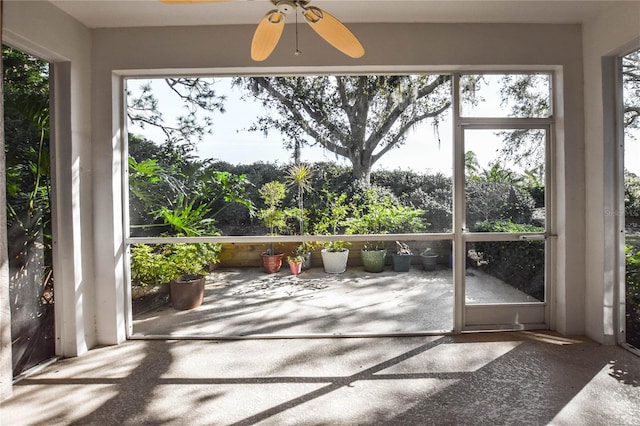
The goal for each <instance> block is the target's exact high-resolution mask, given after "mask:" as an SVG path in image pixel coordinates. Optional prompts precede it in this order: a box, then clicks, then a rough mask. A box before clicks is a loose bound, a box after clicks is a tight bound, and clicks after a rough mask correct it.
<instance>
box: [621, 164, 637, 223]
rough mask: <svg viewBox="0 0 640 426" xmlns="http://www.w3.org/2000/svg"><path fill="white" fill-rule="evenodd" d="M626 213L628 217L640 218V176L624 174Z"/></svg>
mask: <svg viewBox="0 0 640 426" xmlns="http://www.w3.org/2000/svg"><path fill="white" fill-rule="evenodd" d="M624 213H625V216H626V217H628V218H631V217H636V218H640V177H638V176H636V175H635V174H633V173H630V172H625V174H624Z"/></svg>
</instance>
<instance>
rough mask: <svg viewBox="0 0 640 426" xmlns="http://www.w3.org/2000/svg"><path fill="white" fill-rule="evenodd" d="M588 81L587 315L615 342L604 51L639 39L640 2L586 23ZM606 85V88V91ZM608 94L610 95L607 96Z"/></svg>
mask: <svg viewBox="0 0 640 426" xmlns="http://www.w3.org/2000/svg"><path fill="white" fill-rule="evenodd" d="M583 39H584V42H583V44H584V75H585V78H584V85H585V146H586V155H585V170H586V185H587V188H589V190H588V191H587V193H586V229H585V233H586V236H587V240H586V254H585V256H586V260H587V262H586V265H587V270H586V277H587V282H586V294H585V306H586V312H587V315H586V319H585V324H586V325H585V327H586V334H587V336H589V337H591V338H592V339H594V340H596V341H598V342H602V343H608V344H611V343H615V334H616V326H617V320H618V319H617V318H616V309H615V305H616V299H617V298H616V291H615V290H616V285H617V280H619V276H618V274H617V265H618V263H617V261H616V252H617V250H618V247H617V245H618V239H617V235H616V234H617V232H618V230H617V227H616V223H617V221H618V218H617V217H616V216H617V215H618V214H620V211H619V208H618V207H619V206H618V205H617V204H616V197H615V195H616V184H617V174H616V165H615V161H616V146H615V145H616V140H615V128H612V126H605V124H604V123H605V121H606V120H607V119H608V118H609V116H610V115H611V114H612V113H613V111H611V110H609V109H606V110H605V109H604V108H603V96H609V95H612V93H613V91H614V87H613V84H614V82H613V81H612V80H611V79H609V80H608V81H607V77H606V76H605V78H604V80H605V81H604V82H603V57H606V56H611V55H613V56H617V55H618V54H620V53H624V52H623V50H624V48H625V46H631V43H633V42H634V40H636V41H640V3H637V2H629V3H627V4H624V5H618V6H615V7H611V8H610V9H609V10H608V12H607V13H606V14H603V15H602V16H600V17H598V19H595V20H593V21H591V22H588V23H586V24H585V25H584V26H583ZM603 87H604V88H605V89H608V90H605V91H604V92H603ZM605 100H606V98H605Z"/></svg>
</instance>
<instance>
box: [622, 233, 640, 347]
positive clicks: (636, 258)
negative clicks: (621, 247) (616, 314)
mask: <svg viewBox="0 0 640 426" xmlns="http://www.w3.org/2000/svg"><path fill="white" fill-rule="evenodd" d="M625 259H626V269H625V281H626V317H627V318H626V323H627V341H628V342H629V343H630V344H632V345H634V346H635V347H640V247H638V246H632V245H626V246H625Z"/></svg>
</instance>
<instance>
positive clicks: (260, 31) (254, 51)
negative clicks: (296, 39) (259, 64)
mask: <svg viewBox="0 0 640 426" xmlns="http://www.w3.org/2000/svg"><path fill="white" fill-rule="evenodd" d="M284 21H285V16H284V14H283V13H281V12H278V11H277V10H272V11H270V12H267V14H266V15H264V17H263V18H262V19H261V20H260V23H259V24H258V28H256V32H255V33H254V34H253V41H252V42H251V59H253V60H254V61H264V60H265V59H267V58H268V57H269V55H271V52H273V49H275V48H276V45H277V44H278V41H279V40H280V36H282V31H283V30H284Z"/></svg>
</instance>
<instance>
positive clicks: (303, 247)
mask: <svg viewBox="0 0 640 426" xmlns="http://www.w3.org/2000/svg"><path fill="white" fill-rule="evenodd" d="M317 246H318V243H315V242H309V241H305V242H303V243H300V245H299V246H298V247H296V251H295V254H296V256H301V257H302V259H303V261H302V270H307V269H309V268H311V252H312V251H313V250H314V249H315V248H316V247H317Z"/></svg>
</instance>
